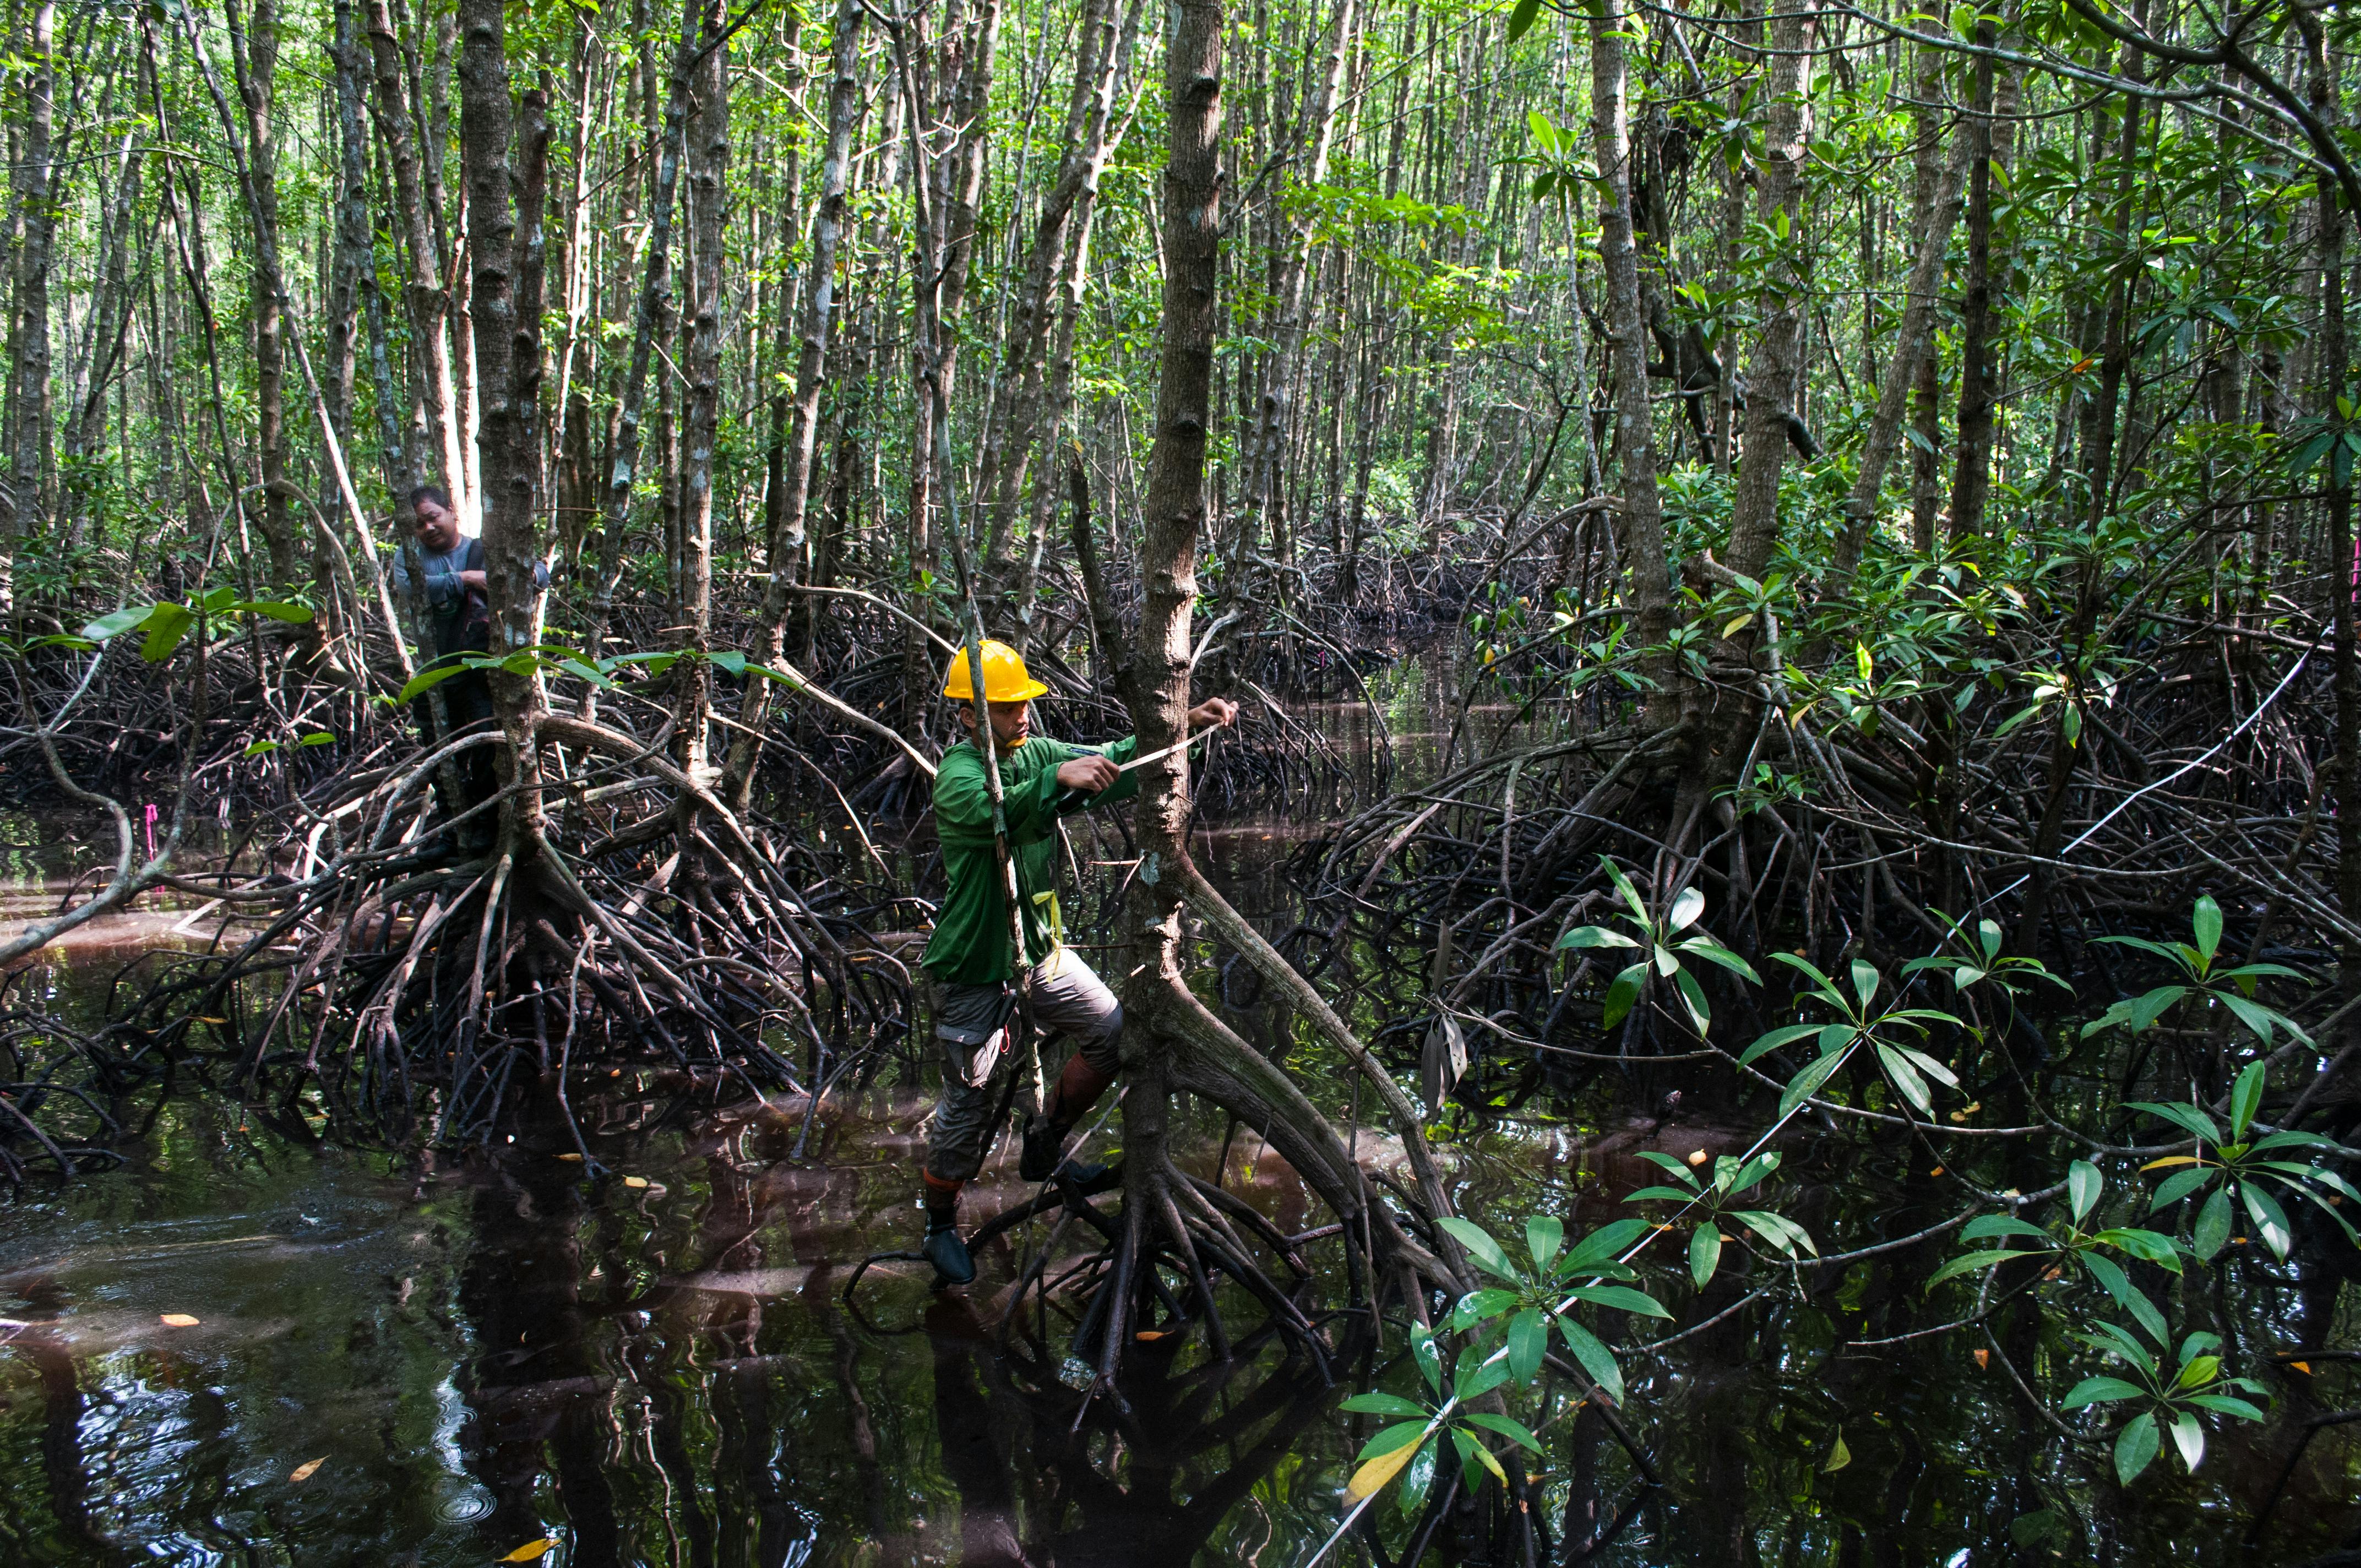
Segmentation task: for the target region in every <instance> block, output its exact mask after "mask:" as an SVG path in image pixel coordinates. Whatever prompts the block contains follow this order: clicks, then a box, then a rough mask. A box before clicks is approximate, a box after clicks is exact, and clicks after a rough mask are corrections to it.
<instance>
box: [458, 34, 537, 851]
mask: <svg viewBox="0 0 2361 1568" xmlns="http://www.w3.org/2000/svg"><path fill="white" fill-rule="evenodd" d="M502 9H503V6H502V0H461V4H460V18H459V20H460V27H461V29H462V44H461V54H460V71H459V92H460V112H459V126H460V137H461V138H462V147H463V152H464V159H463V166H464V168H465V170H466V175H467V259H468V263H469V265H470V267H471V268H472V269H473V270H474V274H475V276H474V279H473V285H472V287H471V289H470V291H469V292H470V295H471V297H472V302H473V303H472V312H471V323H470V324H471V326H472V328H473V330H474V334H475V344H476V356H475V358H476V369H477V386H478V395H479V396H480V398H481V405H480V422H479V424H478V431H479V445H480V450H479V452H478V462H479V464H480V468H479V471H480V472H481V474H482V476H483V481H484V485H483V492H482V498H481V499H482V505H483V520H484V533H483V539H484V565H485V576H486V579H487V584H488V594H487V597H488V598H489V599H490V601H491V612H492V630H491V652H493V653H494V654H495V655H498V654H500V653H503V652H514V651H516V650H518V649H522V648H528V647H531V646H533V644H534V643H536V642H538V641H540V630H541V593H540V589H539V587H538V584H537V582H536V576H537V573H536V568H537V567H538V566H539V565H540V557H541V548H540V522H541V511H540V508H539V506H538V505H537V503H536V500H535V498H534V495H533V468H534V462H533V455H532V438H533V424H532V420H531V417H530V414H529V412H528V411H527V410H526V409H525V407H524V406H523V405H522V402H521V401H520V399H519V397H518V391H519V386H518V381H517V370H518V366H517V351H518V348H519V346H520V342H521V341H522V344H523V345H526V346H527V347H528V348H529V349H530V352H531V356H532V357H533V359H535V360H536V361H537V360H538V358H539V356H540V335H541V334H540V330H539V324H538V323H537V322H536V323H531V324H528V323H523V322H522V321H520V319H519V316H518V313H517V301H518V292H519V291H518V280H517V274H516V262H517V253H518V251H519V250H520V248H522V247H519V246H518V244H517V243H516V240H517V235H516V228H517V223H516V216H515V214H514V211H513V209H512V207H511V178H512V165H511V148H512V146H513V143H514V141H515V139H516V138H515V129H516V126H515V121H516V115H515V111H514V108H513V107H512V105H511V103H510V100H509V79H508V63H507V50H506V40H505V38H504V36H503V31H502ZM538 96H539V95H538V94H535V97H538ZM541 112H542V111H541V110H540V109H539V108H538V107H535V108H534V109H533V110H532V111H530V112H529V118H533V119H537V118H538V117H539V115H540V113H541ZM532 139H533V138H531V137H528V142H527V147H526V154H527V164H526V167H525V169H524V170H523V173H524V181H523V182H524V183H525V184H526V185H527V187H528V188H529V189H530V188H532V187H534V186H537V185H538V184H539V182H540V181H539V177H538V175H537V173H536V171H535V170H534V168H533V146H532ZM543 145H544V147H545V145H546V143H545V139H544V142H543ZM529 200H530V203H531V204H532V206H533V209H534V213H535V215H536V217H537V216H538V212H539V208H540V205H541V196H540V193H539V192H538V190H533V192H532V194H531V195H530V197H529ZM539 291H540V288H539V284H538V281H536V282H535V283H534V284H533V286H532V292H533V294H535V295H538V293H539ZM538 380H539V369H538V366H537V365H535V366H534V367H532V368H530V369H528V370H527V371H526V374H525V384H526V386H528V387H531V386H533V385H535V384H537V383H538ZM489 674H490V678H491V683H492V696H493V701H494V704H495V706H496V707H497V710H498V711H499V714H500V723H501V727H502V728H503V729H505V730H506V731H507V733H508V740H509V744H508V747H507V748H506V750H507V751H508V753H509V776H508V779H507V781H506V782H507V783H508V784H510V785H511V786H522V793H520V794H516V795H511V796H510V797H509V799H508V801H507V802H506V803H505V804H504V805H503V806H502V807H501V825H502V835H501V844H502V847H503V850H504V852H506V853H507V854H510V855H513V856H516V857H518V859H519V860H525V859H529V858H530V857H532V856H533V854H534V853H535V852H536V851H537V850H538V847H539V845H540V841H541V834H542V826H543V824H542V810H541V802H540V798H539V795H538V794H537V793H536V792H535V791H534V790H533V788H532V787H531V786H532V785H533V784H535V783H536V782H537V781H538V779H539V776H540V765H539V756H538V752H537V751H536V748H535V740H534V734H535V727H536V725H537V724H538V721H539V719H540V717H541V715H542V713H543V712H544V709H545V707H546V706H547V704H546V699H545V697H544V694H543V691H542V684H541V677H540V676H539V675H538V674H523V675H520V674H510V673H508V672H507V671H505V670H500V669H497V668H496V669H494V670H492V671H490V672H489Z"/></svg>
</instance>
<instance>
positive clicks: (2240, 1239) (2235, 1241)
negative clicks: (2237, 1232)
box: [2230, 1236, 2246, 1246]
mask: <svg viewBox="0 0 2361 1568" xmlns="http://www.w3.org/2000/svg"><path fill="white" fill-rule="evenodd" d="M2230 1245H2232V1246H2245V1245H2246V1237H2244V1236H2232V1237H2231V1238H2230Z"/></svg>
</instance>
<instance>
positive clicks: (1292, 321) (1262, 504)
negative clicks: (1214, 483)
mask: <svg viewBox="0 0 2361 1568" xmlns="http://www.w3.org/2000/svg"><path fill="white" fill-rule="evenodd" d="M1356 20H1357V12H1356V7H1355V0H1337V4H1336V31H1335V35H1334V38H1332V39H1331V40H1330V43H1329V47H1328V55H1327V59H1326V60H1325V62H1324V63H1323V66H1322V68H1321V72H1320V77H1319V81H1318V84H1317V85H1316V87H1315V88H1314V89H1313V93H1312V102H1311V104H1309V105H1308V106H1307V107H1306V108H1305V110H1304V121H1305V123H1306V125H1307V126H1308V130H1307V132H1306V141H1307V146H1306V148H1305V150H1304V154H1303V167H1302V170H1301V181H1302V183H1303V184H1305V185H1307V186H1311V185H1318V184H1321V183H1322V182H1323V181H1325V180H1326V179H1327V178H1328V149H1329V147H1330V145H1331V143H1332V142H1333V141H1334V137H1335V131H1336V89H1337V85H1338V83H1339V82H1342V81H1343V79H1344V74H1345V56H1346V55H1348V54H1349V53H1351V52H1352V47H1353V30H1354V27H1355V24H1356ZM1311 260H1312V214H1310V213H1309V212H1308V211H1306V212H1302V213H1300V214H1291V215H1290V216H1289V217H1288V219H1287V222H1286V233H1285V237H1284V238H1283V239H1282V240H1281V242H1280V253H1279V267H1278V276H1277V280H1276V284H1275V287H1274V288H1273V290H1272V295H1273V300H1272V312H1273V315H1274V318H1275V319H1274V322H1273V325H1272V331H1271V333H1270V338H1271V345H1272V346H1271V351H1270V353H1269V354H1268V355H1267V356H1265V357H1264V359H1263V364H1262V391H1261V395H1260V396H1259V397H1258V398H1257V400H1256V401H1255V414H1254V420H1253V422H1252V424H1251V426H1250V427H1249V429H1248V431H1247V433H1246V483H1245V488H1244V490H1243V492H1242V494H1241V495H1240V497H1239V501H1240V508H1239V510H1240V512H1241V513H1242V515H1241V517H1240V518H1239V520H1238V521H1237V524H1236V531H1235V532H1236V539H1235V550H1236V551H1237V552H1238V553H1240V554H1252V553H1253V552H1254V551H1255V550H1256V548H1257V546H1258V543H1259V542H1260V538H1261V531H1262V526H1263V523H1264V521H1266V520H1268V522H1269V525H1270V529H1271V532H1272V536H1273V538H1274V539H1276V538H1277V537H1278V536H1279V533H1280V532H1281V530H1282V529H1283V528H1284V527H1285V520H1284V519H1283V518H1282V517H1281V516H1280V515H1279V505H1280V499H1281V497H1282V495H1283V494H1284V487H1283V486H1282V484H1281V482H1280V474H1281V469H1282V467H1283V465H1282V463H1281V458H1282V456H1283V455H1284V454H1285V452H1286V450H1287V444H1288V441H1289V439H1290V436H1291V435H1292V434H1293V431H1294V411H1295V397H1296V390H1297V388H1296V383H1297V381H1298V380H1299V379H1300V378H1301V370H1302V366H1301V360H1302V357H1303V339H1304V335H1305V330H1306V328H1307V326H1308V325H1309V317H1308V313H1307V312H1306V310H1305V307H1304V285H1305V282H1306V280H1307V278H1308V277H1309V274H1310V270H1311ZM1224 580H1225V581H1228V582H1232V583H1235V582H1236V581H1237V580H1238V579H1237V578H1236V577H1235V576H1230V577H1227V578H1225V579H1224ZM1282 581H1284V579H1283V578H1282Z"/></svg>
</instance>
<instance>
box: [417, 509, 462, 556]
mask: <svg viewBox="0 0 2361 1568" xmlns="http://www.w3.org/2000/svg"><path fill="white" fill-rule="evenodd" d="M458 542H459V520H458V519H457V518H456V517H453V516H452V515H451V509H450V508H448V507H446V506H444V505H443V504H442V503H441V502H439V501H437V500H435V499H434V498H433V497H431V496H430V497H426V498H424V499H421V500H420V501H419V503H418V543H421V544H423V545H424V546H426V548H428V549H429V550H433V551H434V552H436V553H437V554H440V553H441V552H443V551H445V550H448V549H450V548H451V546H452V545H454V544H456V543H458Z"/></svg>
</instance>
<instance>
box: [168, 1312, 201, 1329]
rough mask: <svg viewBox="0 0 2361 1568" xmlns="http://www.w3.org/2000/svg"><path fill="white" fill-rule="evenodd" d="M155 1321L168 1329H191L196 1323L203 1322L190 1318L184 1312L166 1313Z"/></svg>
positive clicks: (199, 1319)
mask: <svg viewBox="0 0 2361 1568" xmlns="http://www.w3.org/2000/svg"><path fill="white" fill-rule="evenodd" d="M157 1321H159V1322H160V1323H162V1324H163V1325H164V1326H165V1327H166V1328H168V1329H192V1328H195V1327H196V1326H197V1324H198V1323H200V1322H202V1321H203V1319H201V1318H192V1317H191V1316H189V1314H188V1313H186V1312H167V1313H165V1314H164V1315H163V1316H162V1317H161V1318H159V1319H158V1320H157Z"/></svg>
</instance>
